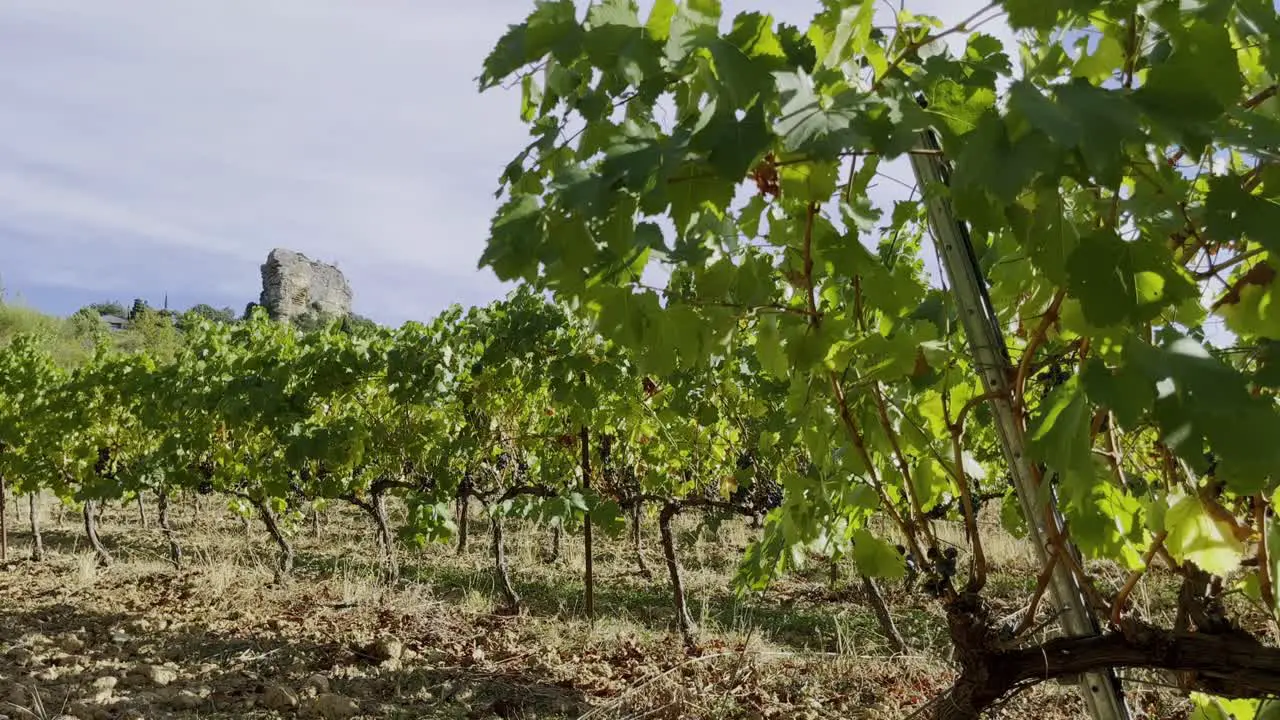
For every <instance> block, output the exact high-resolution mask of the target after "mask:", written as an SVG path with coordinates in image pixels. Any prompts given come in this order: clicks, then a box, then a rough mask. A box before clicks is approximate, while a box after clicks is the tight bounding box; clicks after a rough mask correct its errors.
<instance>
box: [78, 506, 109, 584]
mask: <svg viewBox="0 0 1280 720" xmlns="http://www.w3.org/2000/svg"><path fill="white" fill-rule="evenodd" d="M96 506H97V503H95V502H94V501H92V500H85V501H84V534H85V535H87V536H88V538H89V547H91V548H93V552H94V554H95V555H97V556H98V564H99V565H102V566H103V567H106V566H107V565H110V564H111V563H112V561H113V558H112V557H111V553H109V552H107V548H106V547H105V546H103V544H102V539H101V538H99V537H98V512H97V507H96Z"/></svg>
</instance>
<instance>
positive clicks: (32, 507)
mask: <svg viewBox="0 0 1280 720" xmlns="http://www.w3.org/2000/svg"><path fill="white" fill-rule="evenodd" d="M27 516H28V518H29V519H30V521H31V559H32V560H34V561H36V562H40V561H41V560H44V536H43V535H41V534H40V493H38V492H33V493H27Z"/></svg>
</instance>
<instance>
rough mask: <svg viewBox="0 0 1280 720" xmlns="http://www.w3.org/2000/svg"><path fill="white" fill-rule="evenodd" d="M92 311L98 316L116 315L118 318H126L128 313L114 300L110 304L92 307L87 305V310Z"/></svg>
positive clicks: (94, 304)
mask: <svg viewBox="0 0 1280 720" xmlns="http://www.w3.org/2000/svg"><path fill="white" fill-rule="evenodd" d="M83 309H88V310H92V311H93V312H95V313H97V314H98V315H115V316H116V317H120V318H122V317H125V316H126V315H127V314H128V311H127V310H125V309H124V305H121V304H120V303H118V302H116V301H114V300H112V301H110V302H98V303H93V304H92V305H86V306H85V308H83Z"/></svg>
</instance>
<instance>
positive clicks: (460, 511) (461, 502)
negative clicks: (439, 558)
mask: <svg viewBox="0 0 1280 720" xmlns="http://www.w3.org/2000/svg"><path fill="white" fill-rule="evenodd" d="M470 504H471V494H470V493H468V492H467V491H466V490H465V489H462V490H460V491H459V492H458V508H457V516H458V517H457V524H458V554H459V555H465V554H466V553H467V530H468V529H469V527H470V524H469V523H468V522H467V520H468V518H469V516H470V514H471V513H470V512H469V511H470V507H469V506H470Z"/></svg>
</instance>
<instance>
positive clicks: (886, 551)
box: [853, 528, 907, 580]
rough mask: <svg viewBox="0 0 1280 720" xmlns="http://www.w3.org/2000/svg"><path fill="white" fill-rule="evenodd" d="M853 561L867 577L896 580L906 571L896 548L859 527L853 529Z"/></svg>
mask: <svg viewBox="0 0 1280 720" xmlns="http://www.w3.org/2000/svg"><path fill="white" fill-rule="evenodd" d="M853 561H854V562H855V563H857V565H858V572H860V573H862V574H863V575H866V576H867V577H873V578H885V579H888V580H897V579H899V578H901V577H903V576H904V575H906V573H907V568H906V565H905V564H903V560H902V556H901V555H899V554H898V551H897V549H896V548H894V547H893V546H892V545H890V544H889V543H887V542H885V541H884V540H881V539H880V538H878V537H876V536H874V535H872V534H871V533H869V532H867V531H866V530H863V529H861V528H859V529H857V530H854V531H853Z"/></svg>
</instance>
